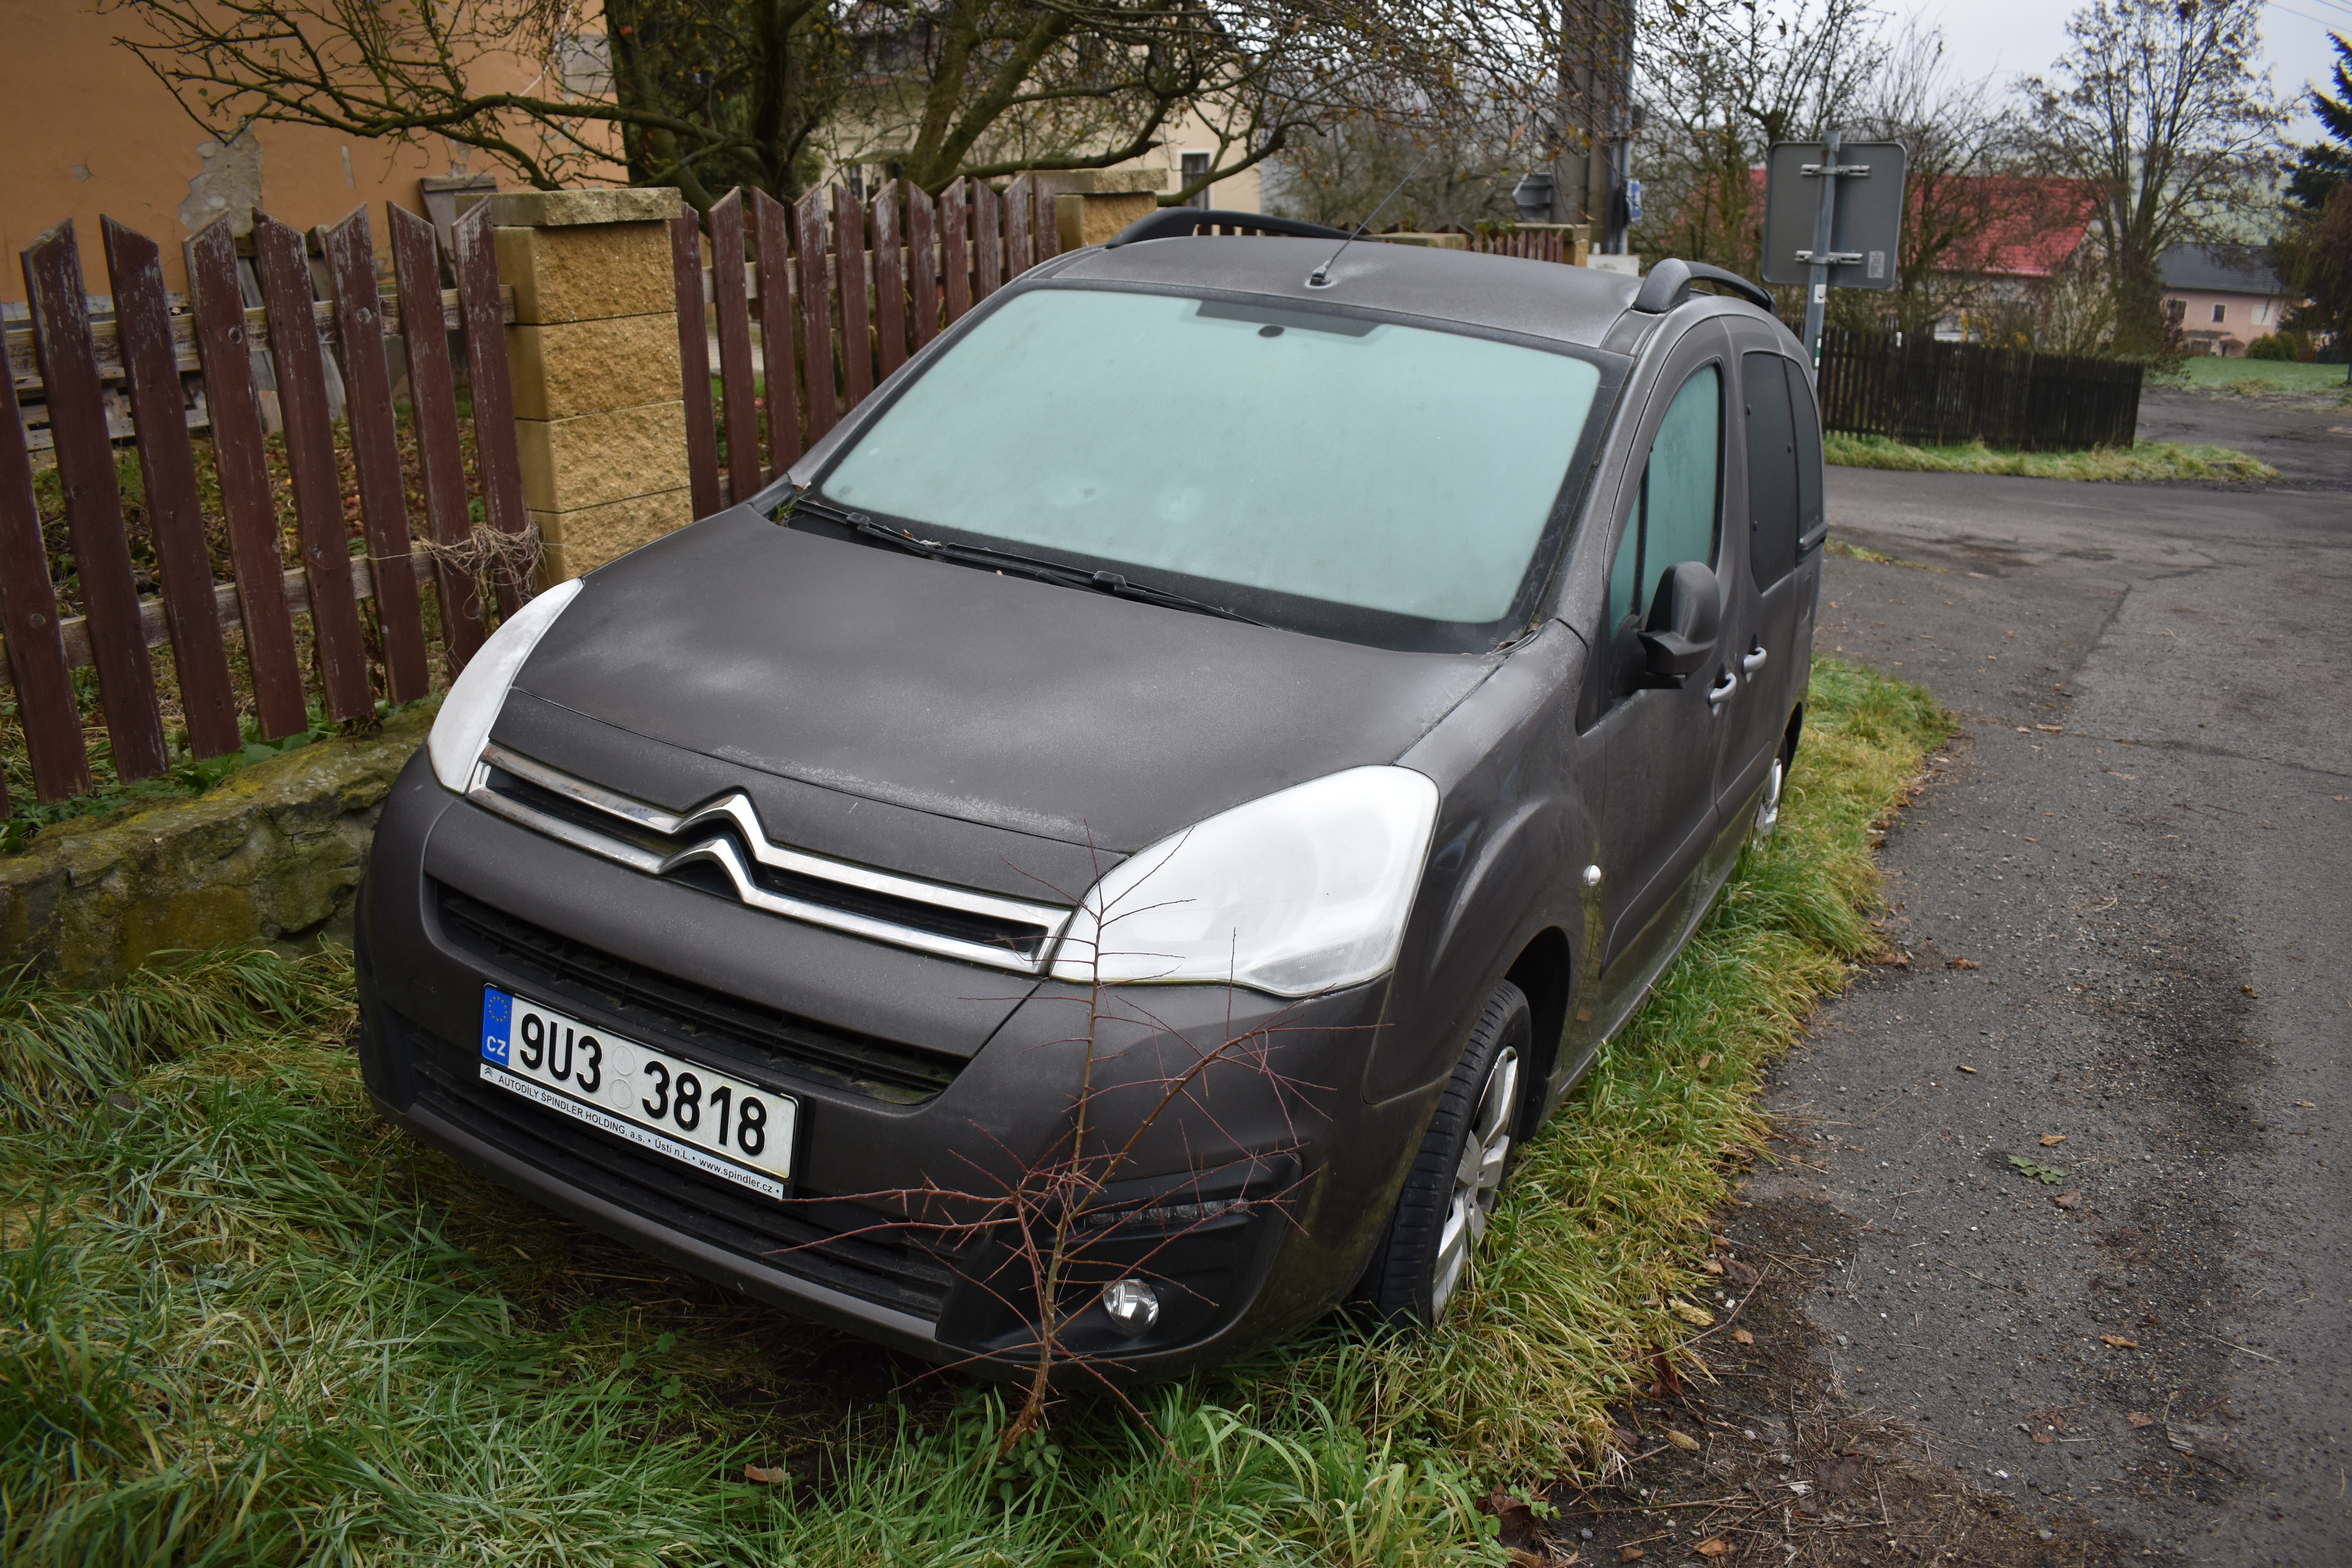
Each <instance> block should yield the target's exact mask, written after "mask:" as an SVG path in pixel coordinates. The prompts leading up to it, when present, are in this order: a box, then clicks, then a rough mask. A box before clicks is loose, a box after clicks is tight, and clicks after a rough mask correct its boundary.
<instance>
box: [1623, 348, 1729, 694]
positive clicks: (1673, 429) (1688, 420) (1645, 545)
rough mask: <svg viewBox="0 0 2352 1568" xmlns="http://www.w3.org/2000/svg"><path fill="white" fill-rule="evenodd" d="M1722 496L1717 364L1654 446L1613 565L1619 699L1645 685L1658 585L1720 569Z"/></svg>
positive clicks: (1672, 412) (1674, 411) (1682, 394)
mask: <svg viewBox="0 0 2352 1568" xmlns="http://www.w3.org/2000/svg"><path fill="white" fill-rule="evenodd" d="M1722 494H1723V373H1722V371H1721V369H1720V368H1719V367H1717V366H1716V365H1711V364H1710V365H1706V366H1704V367H1702V368H1701V369H1699V370H1697V371H1696V372H1694V373H1693V374H1692V375H1691V377H1690V379H1689V380H1688V381H1685V382H1684V383H1683V384H1682V386H1681V388H1680V390H1678V391H1677V392H1675V400H1674V402H1673V403H1672V404H1671V405H1668V406H1667V409H1666V416H1665V418H1664V420H1663V421H1662V422H1660V424H1659V426H1658V433H1657V434H1656V435H1655V436H1654V437H1652V438H1651V440H1650V453H1649V457H1648V458H1646V459H1645V460H1644V461H1643V466H1642V476H1641V479H1639V480H1638V481H1637V482H1636V483H1635V485H1634V489H1633V499H1632V500H1630V501H1629V502H1628V503H1627V505H1626V508H1625V523H1624V531H1623V532H1622V534H1621V535H1620V536H1619V538H1618V541H1617V553H1616V554H1615V555H1614V556H1613V557H1612V559H1611V561H1610V565H1609V602H1608V606H1607V609H1606V612H1605V614H1606V617H1607V618H1606V620H1605V622H1604V626H1606V635H1607V636H1608V637H1609V640H1610V642H1611V644H1612V647H1614V648H1615V650H1616V653H1615V656H1614V657H1613V658H1612V661H1611V662H1612V665H1613V666H1614V668H1615V670H1616V675H1617V679H1616V680H1615V682H1614V688H1615V692H1614V694H1616V695H1622V693H1623V692H1625V691H1628V690H1631V689H1633V687H1634V686H1635V685H1636V684H1638V679H1639V676H1640V673H1641V662H1642V651H1641V644H1640V642H1639V641H1638V640H1637V638H1636V636H1635V634H1636V633H1638V632H1639V631H1640V630H1641V629H1642V617H1643V616H1644V615H1646V614H1647V613H1648V610H1649V605H1650V600H1651V598H1652V596H1653V595H1655V594H1656V592H1657V586H1658V580H1659V578H1661V577H1662V576H1664V574H1665V573H1666V572H1667V571H1668V570H1669V569H1670V568H1672V567H1674V566H1675V565H1677V564H1679V563H1682V562H1685V561H1698V562H1703V563H1706V564H1707V565H1709V566H1712V565H1714V564H1715V559H1716V552H1717V549H1718V547H1719V546H1720V543H1721V540H1720V538H1719V535H1720V533H1721V531H1722V530H1721V518H1722V510H1723V509H1722Z"/></svg>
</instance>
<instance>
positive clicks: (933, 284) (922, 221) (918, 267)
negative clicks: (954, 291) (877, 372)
mask: <svg viewBox="0 0 2352 1568" xmlns="http://www.w3.org/2000/svg"><path fill="white" fill-rule="evenodd" d="M900 188H901V189H903V190H904V191H905V192H906V193H907V295H908V300H907V302H908V309H909V310H911V311H912V312H913V313H914V318H915V347H916V348H917V349H920V348H921V347H922V346H923V345H924V344H925V343H928V342H930V341H931V340H932V339H933V338H935V337H938V336H939V335H940V253H939V208H938V205H937V204H935V203H934V202H933V201H932V200H931V198H930V197H929V195H926V194H925V193H924V191H923V188H922V187H921V186H920V185H918V184H912V183H908V184H905V185H903V186H901V187H900Z"/></svg>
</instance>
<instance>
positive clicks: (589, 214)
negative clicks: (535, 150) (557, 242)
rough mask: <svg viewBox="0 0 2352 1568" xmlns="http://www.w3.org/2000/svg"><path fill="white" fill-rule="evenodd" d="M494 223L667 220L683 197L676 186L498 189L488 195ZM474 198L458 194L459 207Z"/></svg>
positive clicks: (541, 224) (573, 224)
mask: <svg viewBox="0 0 2352 1568" xmlns="http://www.w3.org/2000/svg"><path fill="white" fill-rule="evenodd" d="M487 199H488V202H489V204H490V223H491V225H492V226H495V227H498V228H578V227H583V226H589V225H593V224H606V223H667V221H669V220H670V219H671V218H674V217H676V216H677V215H678V212H679V210H680V207H681V206H682V205H683V204H682V203H681V202H680V200H679V198H678V194H677V188H676V187H675V186H670V185H649V186H645V187H636V186H628V185H606V186H598V187H595V188H593V189H589V190H579V191H501V192H499V193H498V194H497V195H492V196H489V197H488V198H487ZM471 205H473V204H472V203H471V202H468V201H467V200H466V199H465V198H464V197H462V196H461V197H459V198H458V210H459V211H460V212H463V211H464V210H465V209H466V208H467V207H468V206H471Z"/></svg>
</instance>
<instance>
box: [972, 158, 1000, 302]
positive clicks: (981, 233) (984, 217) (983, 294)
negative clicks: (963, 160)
mask: <svg viewBox="0 0 2352 1568" xmlns="http://www.w3.org/2000/svg"><path fill="white" fill-rule="evenodd" d="M971 258H972V262H973V266H972V279H971V302H972V303H973V304H975V305H977V304H979V303H980V302H981V301H982V300H985V299H987V298H988V297H989V296H990V295H991V294H993V293H995V292H996V291H997V290H998V289H1002V288H1003V287H1004V204H1003V202H1002V201H1001V200H999V199H998V197H997V195H996V187H995V186H994V185H992V184H989V183H988V182H987V181H986V180H974V181H973V182H972V183H971Z"/></svg>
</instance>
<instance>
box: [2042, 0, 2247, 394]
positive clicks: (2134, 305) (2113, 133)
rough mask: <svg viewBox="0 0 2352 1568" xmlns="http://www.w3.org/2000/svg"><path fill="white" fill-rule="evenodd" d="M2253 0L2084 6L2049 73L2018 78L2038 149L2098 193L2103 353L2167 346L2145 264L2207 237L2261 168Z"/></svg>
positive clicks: (2142, 352)
mask: <svg viewBox="0 0 2352 1568" xmlns="http://www.w3.org/2000/svg"><path fill="white" fill-rule="evenodd" d="M2261 16H2262V0H2090V4H2088V5H2084V6H2083V7H2082V8H2081V9H2080V10H2078V11H2076V12H2075V13H2074V17H2073V18H2072V19H2071V20H2070V21H2069V22H2068V23H2067V24H2066V32H2067V36H2068V37H2069V38H2070V39H2071V40H2072V42H2071V44H2070V45H2069V47H2068V48H2067V50H2066V52H2065V54H2063V56H2061V57H2060V58H2059V59H2058V62H2057V64H2056V66H2055V67H2054V68H2053V71H2052V74H2051V76H2050V77H2049V78H2047V79H2044V78H2031V79H2028V80H2027V81H2026V82H2025V83H2024V84H2023V85H2024V90H2025V92H2026V94H2027V96H2028V98H2029V100H2030V101H2031V102H2032V106H2033V113H2034V120H2035V123H2036V125H2037V127H2038V129H2039V132H2040V142H2041V147H2042V153H2043V154H2044V156H2045V157H2046V159H2047V161H2048V163H2049V165H2050V167H2051V168H2052V169H2053V171H2054V172H2057V173H2060V174H2071V175H2074V176H2076V177H2078V178H2081V179H2085V180H2089V181H2091V182H2092V183H2093V184H2095V186H2096V187H2097V189H2098V192H2099V197H2100V202H2099V208H2098V219H2097V226H2096V229H2095V233H2096V235H2097V237H2098V241H2099V244H2100V247H2101V249H2102V252H2103V254H2104V257H2105V263H2106V269H2107V274H2108V279H2109V286H2110V288H2111V289H2113V292H2114V296H2115V307H2114V310H2115V337H2114V343H2113V347H2114V349H2115V351H2116V352H2117V353H2122V354H2126V355H2129V356H2135V357H2147V358H2160V357H2163V356H2165V355H2167V354H2168V353H2171V352H2172V350H2171V341H2170V340H2171V334H2170V331H2169V327H2168V322H2167V321H2165V318H2164V285H2163V279H2162V278H2161V277H2160V275H2159V273H2158V262H2159V260H2160V259H2161V258H2162V256H2163V254H2164V251H2165V250H2166V248H2167V247H2170V246H2173V245H2178V244H2180V243H2183V242H2185V241H2190V240H2198V239H2204V238H2209V237H2218V236H2219V235H2220V234H2221V232H2222V231H2223V229H2224V226H2225V225H2226V224H2227V222H2228V221H2229V219H2230V218H2231V216H2232V215H2236V214H2242V213H2245V212H2250V211H2252V210H2254V209H2255V208H2256V206H2257V205H2262V204H2261V195H2262V193H2263V191H2264V190H2265V189H2266V187H2267V186H2268V184H2269V183H2270V181H2271V179H2272V178H2273V175H2274V174H2275V172H2276V170H2277V167H2278V161H2279V156H2280V153H2282V151H2283V146H2282V143H2281V142H2280V140H2279V132H2280V128H2281V127H2282V126H2283V125H2284V123H2285V121H2286V118H2287V114H2288V107H2289V106H2288V105H2287V104H2286V103H2285V102H2284V101H2283V100H2281V99H2280V98H2279V97H2278V96H2277V95H2276V94H2275V93H2274V92H2273V91H2272V90H2271V87H2270V82H2269V79H2268V77H2267V76H2266V74H2265V73H2264V72H2263V70H2262V69H2261V67H2260V53H2261V39H2260V37H2259V36H2258V29H2259V26H2260V22H2261Z"/></svg>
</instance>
